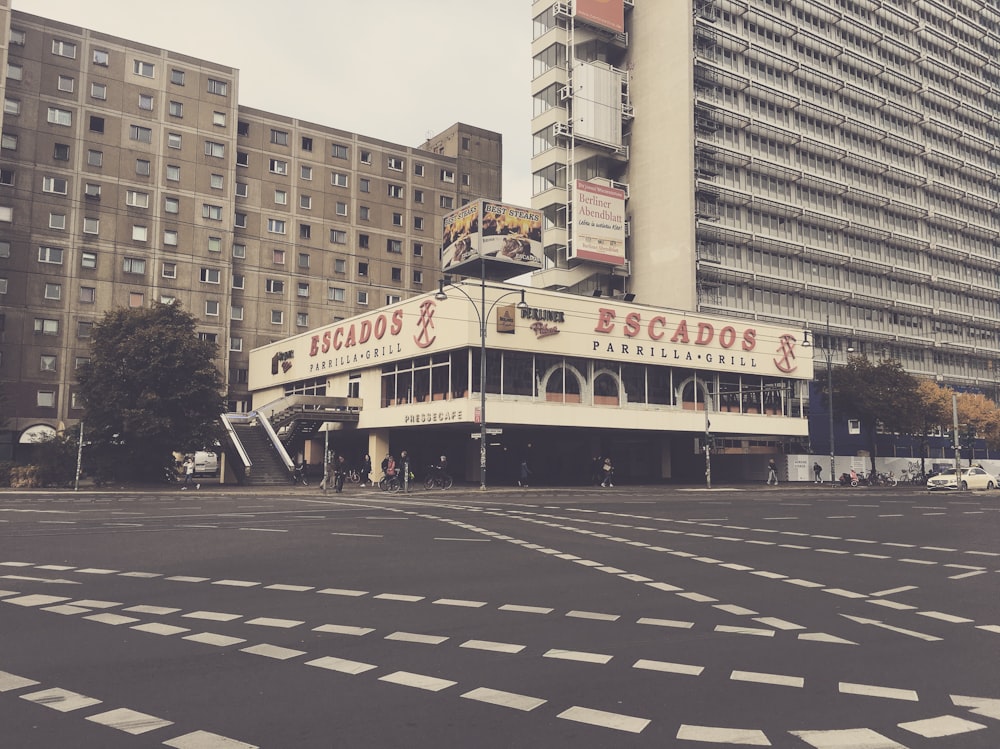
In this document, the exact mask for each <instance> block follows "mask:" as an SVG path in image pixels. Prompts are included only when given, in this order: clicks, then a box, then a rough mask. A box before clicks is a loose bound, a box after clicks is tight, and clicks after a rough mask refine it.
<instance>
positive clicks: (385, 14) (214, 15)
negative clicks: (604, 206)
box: [12, 0, 531, 205]
mask: <svg viewBox="0 0 1000 749" xmlns="http://www.w3.org/2000/svg"><path fill="white" fill-rule="evenodd" d="M12 5H13V7H14V9H15V10H19V11H24V12H25V13H32V14H34V15H38V16H43V17H45V18H50V19H53V20H57V21H62V22H64V23H69V24H73V25H74V26H82V27H84V28H89V29H93V30H95V31H101V32H104V33H107V34H112V35H114V36H119V37H124V38H125V39H131V40H134V41H137V42H143V43H145V44H149V45H153V46H156V47H163V48H165V49H169V50H172V51H175V52H182V53H184V54H187V55H191V56H193V57H199V58H202V59H205V60H211V61H213V62H218V63H221V64H224V65H229V66H232V67H234V68H238V69H239V71H240V95H239V101H240V104H244V105H247V106H250V107H254V108H256V109H263V110H265V111H268V112H274V113H277V114H283V115H287V116H290V117H298V118H299V119H303V120H308V121H310V122H315V123H317V124H321V125H328V126H330V127H337V128H341V129H343V130H349V131H351V132H355V133H362V134H364V135H368V136H372V137H375V138H380V139H382V140H387V141H390V142H392V143H399V144H402V145H407V146H417V145H420V144H421V143H423V142H424V140H425V138H426V137H427V136H429V135H432V134H434V133H437V132H440V131H442V130H444V129H445V128H447V127H448V126H450V125H452V124H453V123H455V122H465V123H467V124H470V125H475V126H477V127H482V128H486V129H489V130H495V131H497V132H499V133H501V134H502V135H503V145H504V163H503V168H504V181H503V193H504V194H503V198H504V200H506V201H507V202H511V203H516V204H519V205H529V204H530V196H531V177H530V165H529V159H530V147H531V146H530V144H531V133H530V119H531V97H530V77H531V20H530V15H531V14H530V13H529V10H528V8H529V4H528V3H527V2H525V1H524V0H360V1H359V0H284V2H275V1H274V0H169V2H147V3H137V2H135V0H13V2H12Z"/></svg>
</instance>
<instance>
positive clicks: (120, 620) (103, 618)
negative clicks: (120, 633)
mask: <svg viewBox="0 0 1000 749" xmlns="http://www.w3.org/2000/svg"><path fill="white" fill-rule="evenodd" d="M83 618H84V619H90V621H92V622H99V623H101V624H110V625H112V626H114V627H117V626H118V625H119V624H131V623H132V622H137V621H139V620H138V619H136V618H135V617H134V616H122V615H121V614H105V613H102V614H91V615H90V616H85V617H83Z"/></svg>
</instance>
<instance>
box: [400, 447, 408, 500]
mask: <svg viewBox="0 0 1000 749" xmlns="http://www.w3.org/2000/svg"><path fill="white" fill-rule="evenodd" d="M399 460H400V462H401V463H402V464H403V490H404V491H406V492H409V491H410V454H409V453H408V452H406V450H403V451H402V452H401V453H400V454H399Z"/></svg>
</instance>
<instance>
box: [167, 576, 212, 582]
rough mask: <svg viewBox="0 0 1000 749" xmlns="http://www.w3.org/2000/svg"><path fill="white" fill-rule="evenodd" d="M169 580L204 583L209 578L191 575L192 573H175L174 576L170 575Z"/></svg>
mask: <svg viewBox="0 0 1000 749" xmlns="http://www.w3.org/2000/svg"><path fill="white" fill-rule="evenodd" d="M167 580H171V581H173V582H175V583H203V582H205V581H206V580H208V578H207V577H191V576H190V575H174V576H173V577H168V578H167Z"/></svg>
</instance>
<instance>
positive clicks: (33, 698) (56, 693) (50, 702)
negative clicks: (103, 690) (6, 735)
mask: <svg viewBox="0 0 1000 749" xmlns="http://www.w3.org/2000/svg"><path fill="white" fill-rule="evenodd" d="M21 699H22V700H27V701H28V702H35V703H37V704H39V705H44V706H45V707H49V708H52V709H53V710H58V711H59V712H61V713H68V712H72V711H73V710H81V709H83V708H85V707H92V706H93V705H100V704H101V701H100V700H98V699H95V698H94V697H87V696H86V695H83V694H78V693H77V692H71V691H69V690H68V689H59V688H53V689H44V690H42V691H41V692H32V693H31V694H22V695H21Z"/></svg>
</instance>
